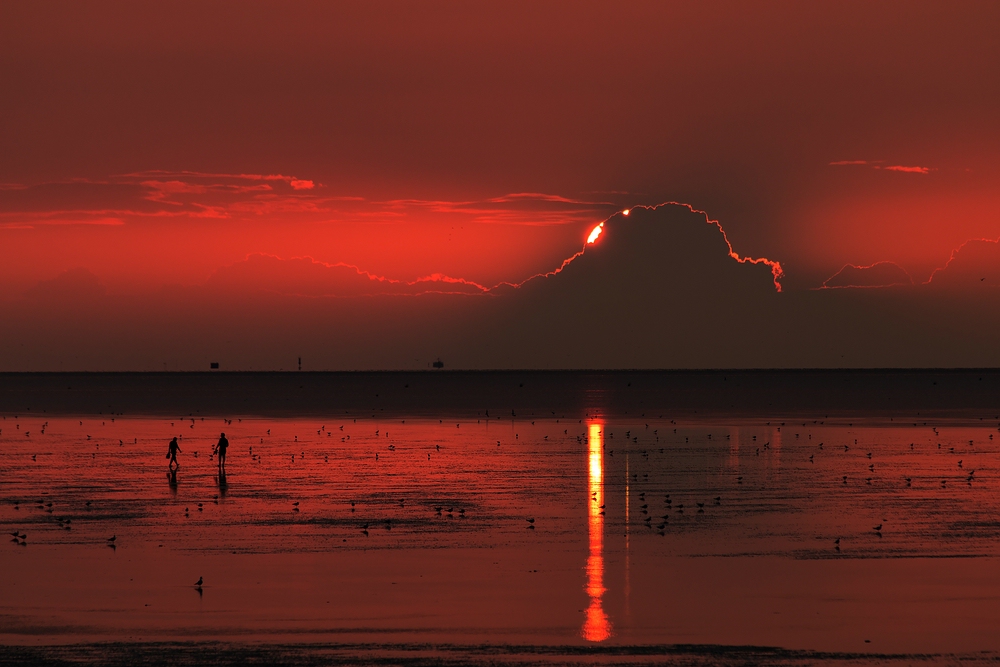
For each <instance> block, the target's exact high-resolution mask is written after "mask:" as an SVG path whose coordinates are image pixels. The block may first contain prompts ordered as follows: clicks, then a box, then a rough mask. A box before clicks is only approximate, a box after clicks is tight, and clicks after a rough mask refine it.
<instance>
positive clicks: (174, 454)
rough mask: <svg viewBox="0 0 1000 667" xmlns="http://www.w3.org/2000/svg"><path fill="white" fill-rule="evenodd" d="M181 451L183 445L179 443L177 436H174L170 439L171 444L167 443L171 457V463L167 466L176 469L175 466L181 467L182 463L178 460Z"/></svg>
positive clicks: (168, 454)
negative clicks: (178, 453)
mask: <svg viewBox="0 0 1000 667" xmlns="http://www.w3.org/2000/svg"><path fill="white" fill-rule="evenodd" d="M179 451H181V447H180V445H178V444H177V438H174V439H173V440H171V441H170V444H169V445H167V458H168V459H170V463H168V464H167V467H168V468H170V469H171V470H173V469H174V466H177V467H178V468H180V467H181V464H180V463H178V462H177V452H179Z"/></svg>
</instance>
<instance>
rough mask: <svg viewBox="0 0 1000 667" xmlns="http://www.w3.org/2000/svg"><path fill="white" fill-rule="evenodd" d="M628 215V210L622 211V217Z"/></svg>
mask: <svg viewBox="0 0 1000 667" xmlns="http://www.w3.org/2000/svg"><path fill="white" fill-rule="evenodd" d="M629 213H631V211H629V210H628V209H625V210H624V211H622V215H628V214H629Z"/></svg>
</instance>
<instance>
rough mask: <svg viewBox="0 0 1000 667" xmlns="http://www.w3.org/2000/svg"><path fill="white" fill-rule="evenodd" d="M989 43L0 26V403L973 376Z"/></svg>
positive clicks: (504, 14) (990, 183) (625, 12)
mask: <svg viewBox="0 0 1000 667" xmlns="http://www.w3.org/2000/svg"><path fill="white" fill-rule="evenodd" d="M998 34H1000V6H998V5H996V4H993V3H973V2H968V3H943V2H934V3H929V2H882V3H868V2H842V1H838V2H810V3H802V2H759V3H740V4H737V3H722V2H719V3H715V2H704V3H680V2H676V3H675V2H648V3H646V2H636V3H610V2H609V3H579V2H544V3H537V2H523V3H521V2H502V3H501V2H496V3H466V2H421V3H412V2H379V1H366V2H357V3H337V2H296V3H284V2H282V3H279V2H273V3H263V2H202V1H199V2H190V3H183V2H174V3H166V4H161V5H148V4H145V3H140V4H136V3H126V2H121V3H108V2H94V3H86V4H42V5H39V4H34V3H31V4H23V3H4V4H2V5H0V90H2V91H3V94H2V95H0V119H2V122H0V308H2V310H3V312H4V313H5V315H4V317H3V318H2V321H0V341H2V342H3V345H2V346H0V347H2V349H0V371H2V370H59V369H65V370H164V369H167V370H181V369H192V370H199V369H207V367H208V362H209V361H220V362H221V363H222V366H223V368H224V369H230V370H237V369H249V368H253V369H278V368H284V369H288V368H291V367H293V366H294V365H295V360H296V359H297V358H298V357H300V356H301V357H303V358H304V363H303V367H304V368H305V369H309V370H318V369H367V368H386V369H392V368H426V367H427V366H428V364H429V363H430V362H431V361H433V360H435V359H437V358H439V357H440V358H442V359H443V360H444V361H445V362H446V367H448V368H508V367H531V368H619V367H650V368H662V367H666V368H670V367H757V366H777V367H800V366H806V367H817V366H820V367H821V366H875V367H878V366H922V367H926V366H985V365H998V364H1000V345H998V343H1000V314H998V313H1000V243H998V239H1000V188H998V187H997V185H998V183H1000V161H998V159H997V158H998V156H1000V123H998V122H997V119H998V118H1000V77H998V76H997V72H998V71H1000V40H997V38H996V35H998ZM666 202H674V203H676V204H687V205H690V207H691V208H693V209H694V211H691V210H689V209H688V208H687V207H686V206H679V205H676V204H667V205H665V206H660V207H659V208H653V207H656V206H657V205H660V204H663V203H666ZM635 207H638V208H635ZM644 207H648V208H644ZM626 209H627V210H630V211H633V209H634V211H633V213H632V214H631V215H629V216H627V217H626V216H625V215H623V214H622V211H624V210H626ZM702 212H704V213H702ZM604 221H607V222H606V223H605V226H604V227H603V228H602V229H603V232H602V233H601V235H600V236H599V237H598V238H597V240H596V241H595V242H594V243H593V244H586V240H587V238H588V236H589V235H590V234H591V232H592V230H593V229H594V228H595V227H596V226H597V225H598V224H600V223H602V222H604ZM716 221H717V223H716ZM727 239H728V243H729V244H730V245H727ZM585 246H586V248H585ZM581 250H583V254H582V255H576V253H579V252H581ZM730 253H731V254H730ZM575 255H576V258H575V259H574V260H573V261H572V262H570V263H569V264H565V265H564V261H565V260H567V259H569V258H572V257H574V256H575ZM740 260H745V261H740ZM755 262H756V263H755ZM560 267H565V268H564V269H563V270H560V271H558V272H557V273H556V271H557V270H559V269H560ZM536 274H550V275H548V276H544V275H543V276H541V277H536V278H534V279H531V280H528V279H529V278H530V277H531V276H534V275H536ZM525 281H527V282H525ZM511 284H513V286H512V285H511Z"/></svg>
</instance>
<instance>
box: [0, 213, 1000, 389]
mask: <svg viewBox="0 0 1000 667" xmlns="http://www.w3.org/2000/svg"><path fill="white" fill-rule="evenodd" d="M997 248H998V244H997V243H996V242H995V241H989V240H984V241H975V242H970V243H968V244H966V245H965V246H963V247H962V248H960V249H958V250H956V252H955V253H954V254H953V257H952V259H951V261H950V262H949V263H948V264H947V265H946V266H944V267H942V269H940V270H939V271H938V272H936V273H935V274H934V275H933V277H932V279H931V281H930V282H929V283H926V284H911V282H910V281H905V282H904V281H902V280H899V275H898V274H899V272H896V271H893V269H892V267H891V266H889V267H880V268H868V269H865V268H864V267H861V268H859V267H852V268H853V271H847V272H846V274H845V272H844V271H842V272H841V273H840V274H838V276H835V277H834V278H831V281H832V283H837V281H840V282H839V283H838V284H837V286H841V287H843V286H845V285H863V286H865V287H866V288H865V289H858V288H844V289H821V290H803V291H787V290H786V291H784V292H781V293H779V292H778V291H776V289H775V285H774V282H773V276H772V271H771V268H770V267H769V266H767V265H765V264H763V263H758V264H753V263H750V262H743V263H741V262H738V261H736V260H735V259H734V258H733V257H731V256H730V254H729V247H728V245H727V243H726V240H725V237H724V236H723V234H722V233H721V232H720V229H719V228H718V227H716V226H715V225H714V224H706V221H705V218H704V217H703V216H701V215H698V214H696V213H692V212H690V211H688V210H686V209H684V208H681V207H677V206H664V207H661V208H658V209H655V210H644V209H635V210H633V212H632V214H631V215H630V216H628V217H625V216H622V215H621V214H617V215H615V216H613V217H612V218H611V219H610V220H608V222H607V223H606V225H605V227H604V231H603V233H602V234H601V236H600V238H599V240H598V241H597V243H595V244H593V245H589V246H587V247H586V250H585V252H584V253H583V254H581V255H580V256H578V257H576V258H575V259H574V260H573V261H572V262H570V263H568V264H566V265H565V266H564V267H563V268H562V270H561V271H559V272H558V273H554V274H550V275H547V276H539V277H536V278H534V279H531V280H529V281H527V282H525V283H524V284H522V285H521V286H517V287H516V286H511V285H500V286H496V287H493V288H492V289H489V290H487V289H485V288H484V287H483V286H477V285H473V284H469V283H464V282H462V281H460V280H456V279H452V278H447V277H444V276H430V277H424V278H419V277H417V278H411V279H409V280H398V279H387V278H384V277H379V276H371V275H368V274H366V273H364V272H363V271H362V270H360V269H358V268H356V267H350V266H344V265H327V264H322V263H319V262H315V261H313V260H311V259H308V258H297V259H278V258H275V257H270V256H265V255H257V256H251V257H249V258H247V260H246V261H244V262H240V263H238V264H236V265H233V266H229V267H225V268H222V269H220V270H219V271H217V272H216V274H215V275H213V277H212V278H211V279H209V281H208V282H207V283H206V284H204V285H202V286H199V287H195V288H180V287H177V288H164V289H159V290H156V291H154V292H150V293H144V294H142V295H140V296H135V295H132V296H125V295H115V294H108V293H107V292H106V291H105V290H104V288H103V287H102V285H101V284H100V282H99V280H98V279H97V277H96V276H94V275H93V274H91V273H90V272H88V271H85V270H75V271H72V272H67V273H65V274H63V275H61V276H59V277H58V278H56V279H54V280H51V281H47V282H44V283H41V284H39V285H37V286H36V287H34V288H33V289H32V290H30V291H29V292H28V293H26V294H24V295H22V296H21V297H19V298H18V300H16V301H14V302H8V303H7V304H5V305H4V310H5V312H6V313H7V316H6V317H4V318H3V321H2V322H0V336H2V339H3V343H4V344H3V346H2V351H0V368H2V369H3V370H12V371H14V370H18V371H19V370H164V369H166V370H181V369H190V370H201V369H207V368H208V365H209V362H210V361H218V362H220V363H221V364H222V367H223V368H224V369H231V370H247V369H261V370H267V369H279V368H283V369H291V368H295V367H296V365H297V359H298V358H299V357H302V359H303V368H304V369H309V370H321V369H330V370H339V369H345V370H352V369H420V368H427V367H429V366H430V364H431V363H432V362H433V361H434V360H436V359H438V358H440V359H442V360H443V361H444V363H445V364H446V367H448V368H472V369H486V368H539V369H557V368H785V367H814V368H819V367H962V366H971V367H984V366H997V365H1000V348H998V346H996V345H995V331H996V328H997V326H998V325H1000V308H998V306H1000V279H998V275H1000V271H998V267H1000V257H998V255H1000V253H998V252H997ZM897 268H898V267H897ZM876 272H877V273H876ZM852 274H854V275H852ZM883 274H884V275H883ZM903 275H905V274H903ZM835 279H836V280H835ZM831 281H828V283H831ZM899 283H902V284H899ZM880 285H889V286H880ZM828 286H833V284H829V285H828Z"/></svg>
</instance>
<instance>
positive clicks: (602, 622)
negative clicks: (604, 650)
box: [582, 423, 611, 642]
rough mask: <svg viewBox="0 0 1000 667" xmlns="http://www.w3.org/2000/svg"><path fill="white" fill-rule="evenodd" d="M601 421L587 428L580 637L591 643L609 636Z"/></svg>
mask: <svg viewBox="0 0 1000 667" xmlns="http://www.w3.org/2000/svg"><path fill="white" fill-rule="evenodd" d="M601 429H602V424H599V423H591V424H589V425H588V428H587V435H588V438H587V444H588V452H589V465H588V468H587V481H588V484H587V487H588V488H587V490H588V491H589V492H590V497H589V498H588V499H587V501H588V503H589V510H588V513H587V516H588V527H589V529H590V555H589V556H588V557H587V587H586V590H587V595H588V596H590V606H589V607H587V620H586V621H585V622H584V624H583V631H582V635H583V638H584V639H586V640H587V641H591V642H600V641H604V640H605V639H607V638H608V637H610V636H611V621H610V620H608V615H607V614H606V613H604V607H603V603H602V598H603V596H604V591H605V588H604V510H603V507H604V439H603V434H602V432H601Z"/></svg>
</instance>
